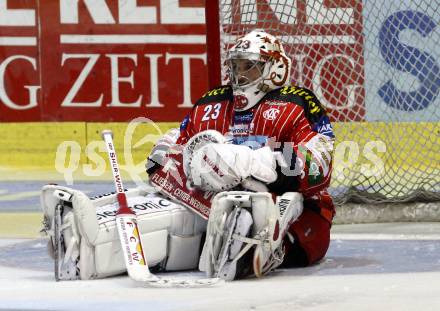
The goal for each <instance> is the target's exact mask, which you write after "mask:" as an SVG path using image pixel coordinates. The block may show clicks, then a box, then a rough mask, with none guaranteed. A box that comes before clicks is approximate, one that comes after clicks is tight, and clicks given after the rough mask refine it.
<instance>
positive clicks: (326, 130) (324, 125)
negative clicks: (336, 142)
mask: <svg viewBox="0 0 440 311" xmlns="http://www.w3.org/2000/svg"><path fill="white" fill-rule="evenodd" d="M312 130H313V131H315V132H318V133H319V134H322V135H325V136H328V137H330V138H335V135H334V133H333V127H332V125H331V123H330V119H329V118H328V116H322V117H321V118H320V119H319V121H318V122H316V123H315V124H314V125H313V127H312Z"/></svg>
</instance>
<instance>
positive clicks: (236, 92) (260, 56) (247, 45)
mask: <svg viewBox="0 0 440 311" xmlns="http://www.w3.org/2000/svg"><path fill="white" fill-rule="evenodd" d="M226 61H227V64H228V67H229V78H230V83H231V85H232V89H233V96H234V109H235V110H237V111H244V110H247V109H249V108H252V107H253V106H255V105H256V104H257V103H258V102H259V101H260V99H261V98H263V96H264V95H265V94H266V93H268V92H270V91H272V90H274V89H277V88H280V87H282V86H285V85H289V84H290V68H291V60H290V58H289V57H288V56H287V55H286V53H285V51H284V48H283V46H282V45H281V42H280V41H279V40H278V39H277V38H275V37H274V36H272V35H270V34H268V33H266V32H264V31H262V30H253V31H251V32H250V33H248V34H247V35H245V36H244V37H241V38H239V39H237V41H236V42H235V44H234V45H233V46H232V48H230V49H229V51H228V53H227V58H226Z"/></svg>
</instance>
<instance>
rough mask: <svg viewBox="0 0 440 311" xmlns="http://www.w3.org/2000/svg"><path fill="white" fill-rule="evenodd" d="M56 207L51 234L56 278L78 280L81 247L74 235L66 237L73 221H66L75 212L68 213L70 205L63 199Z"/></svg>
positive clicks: (58, 279) (59, 279)
mask: <svg viewBox="0 0 440 311" xmlns="http://www.w3.org/2000/svg"><path fill="white" fill-rule="evenodd" d="M61 202H62V203H59V204H57V205H56V207H55V217H54V219H53V222H54V223H53V228H54V229H53V236H51V240H52V246H53V257H54V259H55V261H54V264H55V269H54V271H55V280H57V281H65V280H78V279H79V278H80V277H79V267H78V261H79V249H78V242H77V241H76V239H75V238H74V236H73V235H71V236H69V239H66V236H65V233H67V232H66V229H68V228H70V227H71V226H72V222H69V221H67V222H65V220H68V219H69V218H70V217H73V213H68V209H70V207H68V206H66V205H65V203H66V202H63V201H61Z"/></svg>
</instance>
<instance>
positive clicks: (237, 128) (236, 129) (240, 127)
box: [229, 124, 250, 136]
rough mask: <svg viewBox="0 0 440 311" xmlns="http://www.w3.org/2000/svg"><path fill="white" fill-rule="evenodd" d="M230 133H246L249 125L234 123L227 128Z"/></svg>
mask: <svg viewBox="0 0 440 311" xmlns="http://www.w3.org/2000/svg"><path fill="white" fill-rule="evenodd" d="M229 131H230V132H231V133H232V135H234V136H235V135H248V134H249V131H250V130H249V125H248V124H236V125H234V126H232V127H231V128H230V130H229Z"/></svg>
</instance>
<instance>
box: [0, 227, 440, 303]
mask: <svg viewBox="0 0 440 311" xmlns="http://www.w3.org/2000/svg"><path fill="white" fill-rule="evenodd" d="M172 275H173V276H174V275H175V276H178V277H180V278H183V277H202V274H200V273H198V272H182V273H173V274H172ZM168 276H169V274H168ZM0 310H109V311H112V310H130V311H131V310H146V311H148V310H154V311H164V310H170V311H174V310H176V311H177V310H178V311H185V310H207V311H214V310H222V311H229V310H278V311H287V310H307V311H314V310H341V311H342V310H356V311H362V310H368V311H371V310H386V311H391V310H398V311H400V310H416V311H428V310H432V311H438V310H440V224H433V223H432V224H430V223H413V224H380V225H340V226H334V228H333V233H332V242H331V246H330V249H329V252H328V255H327V257H326V258H325V259H324V260H323V261H322V262H321V263H319V264H317V265H315V266H312V267H308V268H297V269H282V270H278V271H277V272H275V273H273V274H271V275H269V276H267V277H265V278H263V279H249V280H242V281H234V282H230V283H226V284H220V285H216V286H214V287H211V288H197V289H189V288H164V289H157V288H145V287H142V286H140V285H139V284H135V283H133V282H132V281H131V280H130V279H129V278H128V277H127V276H119V277H113V278H108V279H103V280H93V281H70V282H55V281H54V278H53V272H52V262H51V260H50V259H49V257H48V256H47V255H46V250H45V241H44V240H41V239H40V240H11V239H9V240H0Z"/></svg>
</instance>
